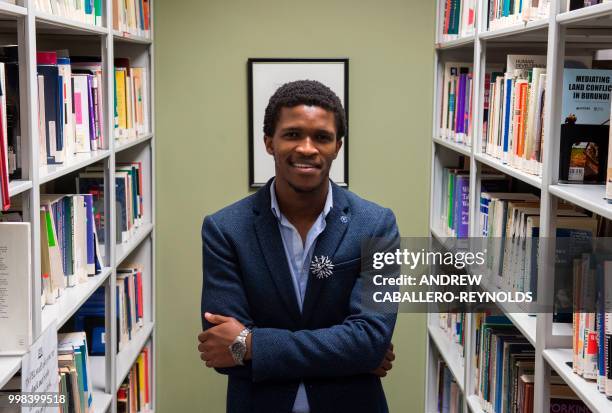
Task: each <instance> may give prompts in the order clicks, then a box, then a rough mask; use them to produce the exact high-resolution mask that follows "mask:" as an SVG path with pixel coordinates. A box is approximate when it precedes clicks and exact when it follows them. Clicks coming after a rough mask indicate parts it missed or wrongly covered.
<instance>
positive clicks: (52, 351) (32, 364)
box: [21, 321, 58, 413]
mask: <svg viewBox="0 0 612 413" xmlns="http://www.w3.org/2000/svg"><path fill="white" fill-rule="evenodd" d="M57 389H58V376H57V326H56V322H55V321H54V322H52V323H51V325H49V327H47V329H46V330H45V332H44V333H43V334H42V335H41V336H40V337H39V339H38V340H36V342H35V343H34V344H33V345H32V347H30V351H29V352H28V353H27V354H26V355H25V356H23V360H22V361H21V391H22V392H37V393H49V392H57ZM21 412H22V413H51V412H57V407H34V408H30V407H23V408H22V410H21Z"/></svg>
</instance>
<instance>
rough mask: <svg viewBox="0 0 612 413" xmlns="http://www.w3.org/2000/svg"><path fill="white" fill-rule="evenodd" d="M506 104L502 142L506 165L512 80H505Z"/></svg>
mask: <svg viewBox="0 0 612 413" xmlns="http://www.w3.org/2000/svg"><path fill="white" fill-rule="evenodd" d="M505 82H506V87H505V93H504V94H505V96H504V97H505V104H504V114H503V116H504V129H503V141H502V160H503V161H504V163H507V161H508V149H509V146H508V145H509V139H510V136H509V135H510V118H511V114H512V92H513V90H512V78H507V79H505Z"/></svg>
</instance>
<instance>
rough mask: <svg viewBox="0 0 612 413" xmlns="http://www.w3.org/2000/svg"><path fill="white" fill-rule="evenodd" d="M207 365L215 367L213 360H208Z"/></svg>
mask: <svg viewBox="0 0 612 413" xmlns="http://www.w3.org/2000/svg"><path fill="white" fill-rule="evenodd" d="M206 367H215V366H214V363H213V362H212V361H207V362H206Z"/></svg>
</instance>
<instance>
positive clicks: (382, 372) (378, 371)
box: [372, 367, 387, 377]
mask: <svg viewBox="0 0 612 413" xmlns="http://www.w3.org/2000/svg"><path fill="white" fill-rule="evenodd" d="M372 374H374V375H375V376H378V377H385V376H386V375H387V371H386V370H384V369H382V368H380V367H379V368H377V369H376V370H374V371H373V372H372Z"/></svg>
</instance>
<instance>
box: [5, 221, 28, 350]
mask: <svg viewBox="0 0 612 413" xmlns="http://www.w3.org/2000/svg"><path fill="white" fill-rule="evenodd" d="M30 239H31V233H30V223H28V222H2V223H0V262H2V263H3V265H2V268H0V285H2V286H3V289H4V294H3V297H4V299H3V300H0V331H3V334H0V355H11V354H13V355H14V354H24V353H25V352H27V351H28V349H29V348H30V346H31V345H32V340H33V337H32V334H33V333H32V285H31V282H32V281H31V280H32V277H31V276H30V274H31V262H32V257H31V254H32V250H31V243H30Z"/></svg>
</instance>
